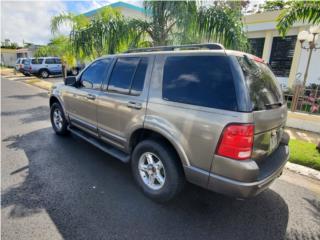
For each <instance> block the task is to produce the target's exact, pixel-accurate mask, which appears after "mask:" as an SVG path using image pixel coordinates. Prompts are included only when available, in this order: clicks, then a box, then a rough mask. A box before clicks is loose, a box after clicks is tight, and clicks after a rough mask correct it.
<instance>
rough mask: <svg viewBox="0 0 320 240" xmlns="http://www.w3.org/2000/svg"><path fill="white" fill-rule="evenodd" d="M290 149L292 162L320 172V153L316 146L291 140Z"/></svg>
mask: <svg viewBox="0 0 320 240" xmlns="http://www.w3.org/2000/svg"><path fill="white" fill-rule="evenodd" d="M289 147H290V159H289V161H290V162H292V163H297V164H300V165H303V166H306V167H311V168H314V169H317V170H320V153H319V151H318V150H317V149H316V144H313V143H308V142H304V141H300V140H295V139H291V140H290V142H289Z"/></svg>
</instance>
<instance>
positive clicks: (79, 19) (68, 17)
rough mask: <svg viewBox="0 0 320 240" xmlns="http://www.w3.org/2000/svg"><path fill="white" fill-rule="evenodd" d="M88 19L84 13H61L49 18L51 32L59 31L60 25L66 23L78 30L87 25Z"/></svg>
mask: <svg viewBox="0 0 320 240" xmlns="http://www.w3.org/2000/svg"><path fill="white" fill-rule="evenodd" d="M89 23H90V20H89V19H88V18H87V17H86V16H85V15H82V14H81V15H74V14H73V13H61V14H60V15H58V16H54V17H53V18H52V19H51V32H52V33H53V34H57V33H59V30H60V27H61V25H68V26H69V27H71V29H72V30H80V29H82V28H85V27H87V26H88V25H89Z"/></svg>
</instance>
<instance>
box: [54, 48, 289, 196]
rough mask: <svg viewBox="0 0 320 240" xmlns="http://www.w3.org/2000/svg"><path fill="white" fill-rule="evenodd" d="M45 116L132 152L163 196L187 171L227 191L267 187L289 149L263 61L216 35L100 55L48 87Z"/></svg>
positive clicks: (148, 189) (149, 186)
mask: <svg viewBox="0 0 320 240" xmlns="http://www.w3.org/2000/svg"><path fill="white" fill-rule="evenodd" d="M50 109H51V110H50V111H51V113H50V116H51V117H50V118H51V123H52V127H53V129H54V131H55V132H56V134H58V135H65V134H67V133H69V132H71V133H73V134H75V135H77V136H78V137H80V138H83V139H85V140H86V141H88V142H89V143H91V144H93V145H95V146H97V147H98V148H100V149H101V150H103V151H105V152H107V153H108V154H110V155H111V156H113V157H115V158H117V159H119V160H120V161H123V162H126V163H127V162H130V164H131V168H132V173H133V176H134V179H135V181H136V182H137V184H138V185H139V187H140V188H141V189H142V191H143V193H144V194H146V195H147V196H149V197H150V198H152V199H155V200H157V201H167V200H170V199H172V198H173V197H174V196H176V195H177V194H178V193H179V192H180V191H181V190H182V189H183V186H184V183H185V180H187V181H189V182H191V183H194V184H196V185H199V186H201V187H204V188H206V189H209V190H212V191H215V192H219V193H223V194H227V195H230V196H233V197H240V198H246V197H251V196H255V195H257V194H259V193H260V192H262V191H263V190H265V189H266V188H267V187H268V186H269V185H270V184H271V183H272V182H273V181H274V180H275V179H276V178H277V177H279V176H280V175H281V173H282V170H283V167H284V165H285V163H286V162H287V160H288V158H289V148H288V141H289V136H288V135H287V134H286V133H285V132H284V126H285V122H286V118H287V106H286V104H285V103H284V100H283V96H282V92H281V89H280V87H279V85H278V83H277V79H276V77H275V76H274V74H273V73H272V71H271V70H270V69H269V67H268V66H267V65H266V64H265V63H264V62H263V60H261V59H260V58H257V57H255V56H253V55H250V54H247V53H243V52H238V51H230V50H225V49H224V48H223V46H221V45H219V44H205V45H184V46H172V47H157V48H147V49H136V50H131V51H129V52H128V53H124V54H117V55H110V56H105V57H102V58H99V59H97V60H95V61H94V62H93V63H91V64H90V65H89V66H87V67H86V68H85V69H84V70H83V71H82V72H81V73H80V74H79V75H78V76H77V77H68V78H67V79H66V81H65V84H64V85H63V84H61V85H57V86H55V87H54V88H53V89H52V90H51V95H50Z"/></svg>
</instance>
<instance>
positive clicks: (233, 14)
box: [134, 1, 247, 49]
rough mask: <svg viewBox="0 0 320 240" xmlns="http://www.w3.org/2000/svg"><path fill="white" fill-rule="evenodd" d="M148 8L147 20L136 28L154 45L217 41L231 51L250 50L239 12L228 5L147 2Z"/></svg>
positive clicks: (138, 23)
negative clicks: (144, 33)
mask: <svg viewBox="0 0 320 240" xmlns="http://www.w3.org/2000/svg"><path fill="white" fill-rule="evenodd" d="M197 3H198V4H197ZM144 6H145V9H146V12H147V14H148V15H147V16H148V17H147V19H146V20H134V22H135V24H134V25H135V26H139V28H140V29H141V31H144V32H146V33H147V35H148V36H149V38H150V39H151V40H152V42H151V45H153V46H159V45H167V44H184V43H196V42H197V43H198V42H209V41H217V42H220V43H222V44H223V45H225V46H226V47H228V48H234V49H245V48H246V47H247V44H246V43H247V39H246V36H245V34H244V32H243V29H242V22H241V19H240V18H241V16H240V15H239V11H237V10H238V9H236V10H234V9H232V8H231V6H230V4H228V3H219V2H217V3H215V4H214V5H212V6H202V5H201V2H196V1H145V2H144Z"/></svg>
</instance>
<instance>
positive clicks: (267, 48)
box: [262, 31, 273, 63]
mask: <svg viewBox="0 0 320 240" xmlns="http://www.w3.org/2000/svg"><path fill="white" fill-rule="evenodd" d="M272 39H273V34H272V31H266V36H265V40H264V46H263V53H262V59H263V60H264V61H265V62H267V63H269V60H270V54H271V48H272Z"/></svg>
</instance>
